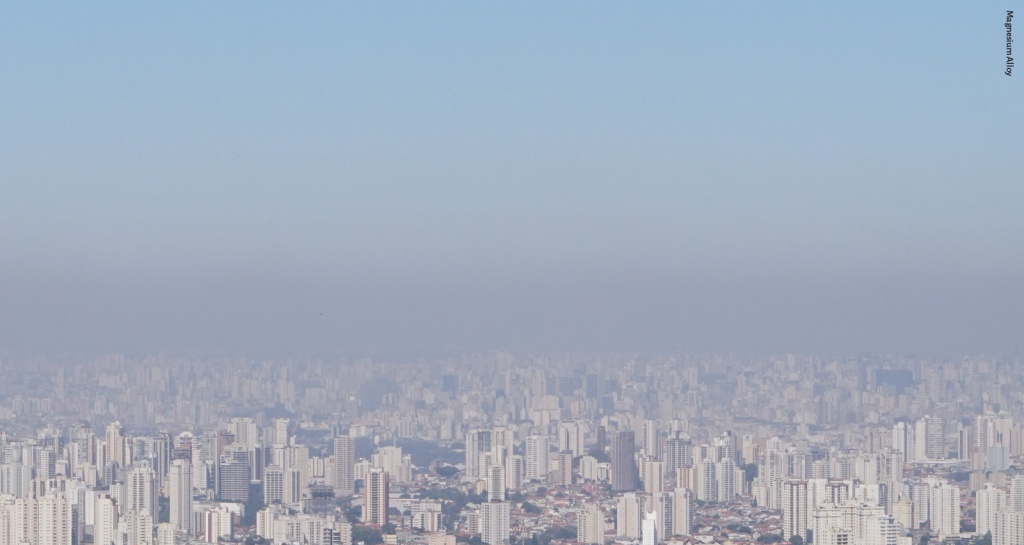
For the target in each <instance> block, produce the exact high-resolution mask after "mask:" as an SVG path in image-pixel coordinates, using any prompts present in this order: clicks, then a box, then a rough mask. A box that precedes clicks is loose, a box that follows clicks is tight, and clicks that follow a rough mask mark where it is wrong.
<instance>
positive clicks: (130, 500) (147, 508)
mask: <svg viewBox="0 0 1024 545" xmlns="http://www.w3.org/2000/svg"><path fill="white" fill-rule="evenodd" d="M158 496H159V490H158V489H157V484H156V472H155V471H153V466H152V465H150V463H149V462H148V461H140V462H135V463H133V464H132V467H131V469H130V470H129V471H128V475H127V477H126V478H125V505H124V507H123V509H124V510H125V511H126V512H128V511H143V512H145V513H147V514H148V515H149V520H150V521H151V522H152V521H155V520H157V513H158V509H159V502H158V500H157V498H158Z"/></svg>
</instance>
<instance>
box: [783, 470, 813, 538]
mask: <svg viewBox="0 0 1024 545" xmlns="http://www.w3.org/2000/svg"><path fill="white" fill-rule="evenodd" d="M807 505H808V502H807V481H802V480H793V479H791V480H788V481H786V482H785V483H783V485H782V535H783V537H784V538H785V539H789V538H791V537H793V536H800V538H801V539H807V527H808V516H807V515H808V513H807Z"/></svg>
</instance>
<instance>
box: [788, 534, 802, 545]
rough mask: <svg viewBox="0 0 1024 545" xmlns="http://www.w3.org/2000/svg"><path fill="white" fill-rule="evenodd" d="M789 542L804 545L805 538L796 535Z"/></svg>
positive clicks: (794, 544)
mask: <svg viewBox="0 0 1024 545" xmlns="http://www.w3.org/2000/svg"><path fill="white" fill-rule="evenodd" d="M789 542H790V543H792V544H793V545H804V538H802V537H800V536H798V535H794V536H793V537H790V538H789Z"/></svg>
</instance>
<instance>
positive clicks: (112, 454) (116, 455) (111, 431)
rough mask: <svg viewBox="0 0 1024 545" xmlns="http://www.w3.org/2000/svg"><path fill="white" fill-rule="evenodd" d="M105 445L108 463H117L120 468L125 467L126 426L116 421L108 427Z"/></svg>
mask: <svg viewBox="0 0 1024 545" xmlns="http://www.w3.org/2000/svg"><path fill="white" fill-rule="evenodd" d="M105 444H106V455H107V457H106V461H107V462H108V463H109V462H115V463H116V464H117V465H118V467H124V466H125V463H126V461H125V459H124V450H125V448H124V446H125V440H124V426H122V425H121V422H119V421H114V422H111V423H110V425H108V426H107V433H106V443H105ZM129 461H130V460H129Z"/></svg>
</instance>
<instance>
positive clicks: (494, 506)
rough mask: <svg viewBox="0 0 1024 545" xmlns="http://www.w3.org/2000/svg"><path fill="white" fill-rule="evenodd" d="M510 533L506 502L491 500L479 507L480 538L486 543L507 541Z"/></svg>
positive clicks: (494, 544)
mask: <svg viewBox="0 0 1024 545" xmlns="http://www.w3.org/2000/svg"><path fill="white" fill-rule="evenodd" d="M509 533H510V521H509V506H508V503H507V502H503V501H491V502H487V503H485V504H483V505H482V506H481V508H480V539H481V540H482V541H483V542H484V543H487V544H488V545H501V544H504V543H508V538H509Z"/></svg>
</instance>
